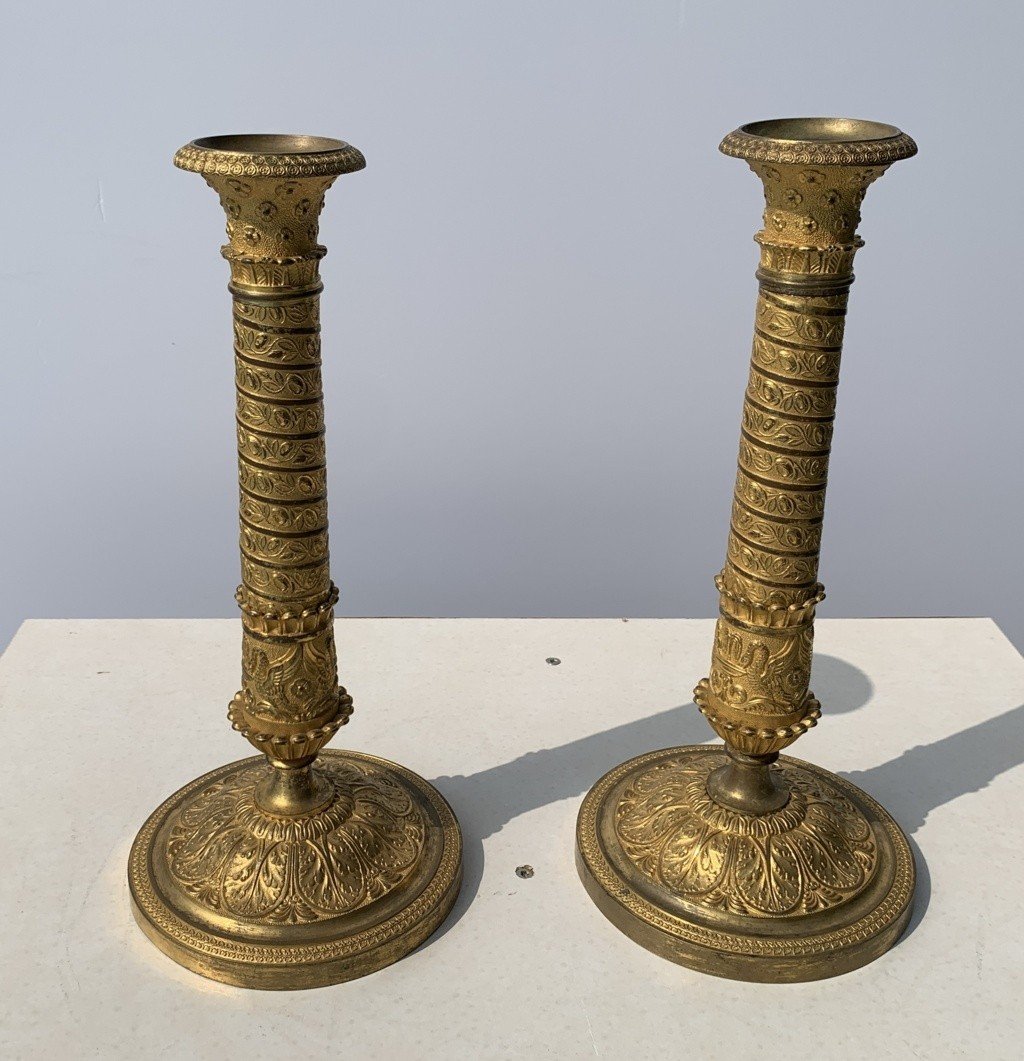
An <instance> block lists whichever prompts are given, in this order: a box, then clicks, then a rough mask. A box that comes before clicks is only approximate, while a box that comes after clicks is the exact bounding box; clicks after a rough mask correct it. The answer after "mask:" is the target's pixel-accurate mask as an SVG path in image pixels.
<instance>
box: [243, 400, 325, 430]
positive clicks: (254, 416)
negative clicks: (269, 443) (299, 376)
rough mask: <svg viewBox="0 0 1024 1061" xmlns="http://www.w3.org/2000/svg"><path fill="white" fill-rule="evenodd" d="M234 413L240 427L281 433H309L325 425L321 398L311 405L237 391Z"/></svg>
mask: <svg viewBox="0 0 1024 1061" xmlns="http://www.w3.org/2000/svg"><path fill="white" fill-rule="evenodd" d="M235 413H236V416H237V417H238V423H239V425H240V426H241V427H243V428H252V429H254V430H256V431H274V432H277V433H278V434H282V435H311V434H316V433H317V432H322V431H323V429H324V409H323V405H322V404H321V403H320V402H315V403H314V404H312V405H280V404H274V403H272V402H267V401H260V400H259V399H257V398H250V397H249V395H247V394H243V393H242V392H241V391H239V392H238V394H237V401H236V405H235Z"/></svg>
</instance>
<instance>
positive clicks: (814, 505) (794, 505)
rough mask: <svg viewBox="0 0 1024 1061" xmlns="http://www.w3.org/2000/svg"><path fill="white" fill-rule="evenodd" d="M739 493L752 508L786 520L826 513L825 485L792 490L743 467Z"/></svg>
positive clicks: (738, 480)
mask: <svg viewBox="0 0 1024 1061" xmlns="http://www.w3.org/2000/svg"><path fill="white" fill-rule="evenodd" d="M735 496H736V498H737V499H738V500H740V501H741V502H742V503H743V504H745V505H746V506H747V507H748V508H752V509H755V510H756V511H757V512H760V513H761V514H762V515H764V516H778V517H781V518H782V519H787V520H788V519H802V520H813V519H819V520H820V519H821V518H822V516H823V515H824V513H825V487H824V486H821V488H820V489H816V490H806V489H803V490H800V489H790V488H788V487H785V486H781V485H776V484H774V483H763V482H760V481H759V480H757V479H752V478H751V477H750V476H749V475H747V474H746V472H744V471H743V469H742V468H741V469H740V470H739V471H738V473H737V475H736V490H735Z"/></svg>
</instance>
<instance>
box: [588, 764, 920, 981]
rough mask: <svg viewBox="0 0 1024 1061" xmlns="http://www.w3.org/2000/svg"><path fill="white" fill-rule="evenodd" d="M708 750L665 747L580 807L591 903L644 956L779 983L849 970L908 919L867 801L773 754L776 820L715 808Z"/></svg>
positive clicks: (892, 840) (899, 847)
mask: <svg viewBox="0 0 1024 1061" xmlns="http://www.w3.org/2000/svg"><path fill="white" fill-rule="evenodd" d="M725 761H726V757H725V753H724V751H723V750H721V749H716V748H714V747H713V746H708V745H689V746H687V747H681V748H667V749H665V750H664V751H658V752H652V753H650V754H648V755H641V756H639V757H638V758H636V759H631V760H629V761H628V762H625V763H623V764H622V765H621V766H618V767H616V768H615V769H614V770H612V771H610V772H609V773H607V774H605V776H604V777H602V778H601V780H600V781H598V783H597V784H596V785H595V786H594V787H593V789H591V791H590V792H589V793H588V794H587V796H586V798H585V799H584V801H583V806H582V807H581V808H580V813H579V819H578V821H577V825H576V865H577V868H578V870H579V874H580V878H581V879H582V881H583V884H584V885H585V887H586V889H587V891H588V892H589V894H590V897H591V898H592V899H593V900H594V902H595V903H597V906H598V908H599V909H600V910H601V912H602V913H603V914H604V915H605V917H607V918H608V919H609V920H610V921H611V922H612V924H614V925H615V926H616V927H617V928H618V929H620V930H621V931H622V932H625V934H626V935H627V936H629V937H630V938H631V939H633V940H635V941H636V942H637V943H639V944H640V945H641V946H644V947H646V948H647V949H648V950H651V951H654V953H655V954H659V955H661V956H662V957H663V958H668V959H669V960H670V961H674V962H677V963H678V964H680V965H686V966H688V967H689V968H691V969H697V970H698V971H700V972H704V973H711V974H712V975H714V976H724V977H728V978H730V979H733V980H752V981H758V982H761V983H792V982H798V981H805V980H820V979H824V978H825V977H829V976H837V975H839V974H840V973H846V972H849V971H850V970H852V969H857V968H859V967H860V966H862V965H866V964H867V963H868V962H870V961H873V960H874V959H875V958H877V957H879V955H881V954H883V953H884V952H885V951H887V950H888V949H889V948H890V947H891V946H892V945H893V944H894V943H895V942H896V940H897V939H898V938H899V936H900V934H901V933H902V932H903V930H904V928H905V927H906V925H907V922H908V920H909V919H910V912H911V907H912V902H913V896H914V881H915V871H914V859H913V855H912V853H911V850H910V846H909V844H908V843H907V839H906V837H905V836H904V835H903V833H902V832H901V830H900V828H899V826H898V825H897V824H896V823H895V822H894V821H893V819H892V818H891V817H890V816H889V815H888V814H887V813H886V812H885V810H884V809H883V808H882V807H881V806H879V804H877V803H876V802H875V801H874V800H873V799H872V798H871V797H870V796H868V795H867V794H866V793H864V792H862V791H861V790H860V789H858V788H857V787H855V786H854V785H851V784H850V783H849V782H847V781H844V780H843V779H842V778H840V777H837V776H835V775H834V774H831V773H829V772H828V771H826V770H821V769H819V768H818V767H816V766H812V765H811V764H809V763H805V762H802V761H800V760H799V759H792V758H789V757H783V758H780V759H779V762H778V765H777V767H776V769H778V770H779V771H780V772H781V773H782V774H783V776H784V779H785V781H786V783H787V784H788V785H789V787H790V789H791V796H790V799H789V802H788V803H787V804H786V805H785V806H784V807H782V808H781V809H779V810H777V811H772V812H770V813H768V814H764V815H748V814H743V813H741V812H739V811H734V810H729V809H728V808H726V807H723V806H720V805H719V804H717V803H715V802H714V801H713V800H712V799H711V798H710V796H708V794H707V778H708V776H709V775H710V774H711V773H712V771H714V770H715V769H717V768H718V767H719V766H721V765H723V763H724V762H725Z"/></svg>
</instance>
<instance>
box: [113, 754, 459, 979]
mask: <svg viewBox="0 0 1024 1061" xmlns="http://www.w3.org/2000/svg"><path fill="white" fill-rule="evenodd" d="M271 770H272V767H270V766H269V765H268V763H267V761H266V759H265V758H264V757H263V756H257V757H255V758H251V759H244V760H242V761H241V762H237V763H232V764H230V765H228V766H223V767H220V768H219V769H217V770H213V771H211V772H210V773H208V774H205V775H204V776H203V777H200V778H197V779H196V780H195V781H193V782H192V783H191V784H189V785H186V786H185V787H184V788H183V789H181V790H180V791H178V792H176V793H175V794H174V795H173V796H171V797H170V799H168V800H167V801H166V802H165V803H164V804H163V805H162V806H161V807H159V808H158V809H157V810H156V811H155V812H154V813H153V814H152V815H151V816H150V818H149V819H148V821H147V822H146V823H145V825H144V826H143V827H142V829H141V831H140V832H139V835H138V836H137V837H136V840H135V843H134V845H133V847H132V852H131V858H130V860H129V869H128V879H129V886H130V890H131V896H132V905H133V911H134V913H135V917H136V920H137V921H138V923H139V925H140V926H141V927H142V929H143V931H144V932H145V933H146V935H147V936H149V938H150V939H151V940H152V941H153V942H154V943H155V944H156V945H157V946H158V947H159V948H160V949H161V950H162V951H163V952H164V953H165V954H167V955H168V956H169V957H171V958H173V959H174V960H175V961H176V962H178V963H179V964H180V965H183V966H185V967H186V968H188V969H191V970H193V971H194V972H198V973H201V974H202V975H203V976H207V977H210V978H211V979H213V980H220V981H222V982H224V983H229V984H235V985H237V986H240V987H253V988H271V989H292V988H306V987H321V986H324V985H326V984H333V983H338V982H340V981H343V980H351V979H354V978H355V977H358V976H364V975H366V974H367V973H371V972H374V971H376V970H377V969H380V968H383V967H384V966H386V965H390V964H391V963H392V962H395V961H397V960H398V959H399V958H401V957H403V956H404V955H405V954H407V953H408V952H409V951H411V950H413V949H415V948H416V947H418V946H419V945H420V944H421V943H423V942H424V940H426V939H427V937H428V936H430V935H431V933H433V932H434V931H435V930H436V929H437V928H438V927H439V926H440V924H441V922H442V921H443V920H444V918H445V917H446V916H447V914H448V913H449V911H450V910H451V908H452V906H453V905H454V903H455V900H456V898H457V896H458V892H459V886H460V884H461V880H462V835H461V832H460V830H459V825H458V822H457V821H456V819H455V817H454V815H453V814H452V811H451V808H450V807H449V806H448V804H447V802H446V801H445V800H444V798H443V797H442V796H441V795H440V793H438V792H437V791H436V789H434V788H433V787H432V786H431V785H429V784H428V783H427V782H426V781H424V780H423V779H422V778H421V777H419V776H418V775H416V774H414V773H413V772H412V771H410V770H407V769H405V767H402V766H398V765H396V764H395V763H390V762H387V761H385V760H383V759H377V758H375V757H374V756H370V755H364V754H362V753H359V752H352V751H334V750H327V751H323V752H321V754H320V757H319V759H318V760H317V762H316V764H315V766H314V770H315V772H316V775H317V778H316V780H317V783H318V790H319V791H323V792H325V793H326V794H327V795H326V798H325V800H324V802H323V803H322V805H320V806H319V807H317V808H316V809H315V810H314V811H313V812H311V813H310V814H308V815H305V816H299V817H296V816H289V817H282V816H278V815H275V814H273V813H271V812H269V811H268V810H266V809H264V808H263V807H262V806H261V805H260V802H259V799H258V788H259V786H260V784H261V782H264V781H265V780H266V778H267V777H268V776H269V775H270V773H271Z"/></svg>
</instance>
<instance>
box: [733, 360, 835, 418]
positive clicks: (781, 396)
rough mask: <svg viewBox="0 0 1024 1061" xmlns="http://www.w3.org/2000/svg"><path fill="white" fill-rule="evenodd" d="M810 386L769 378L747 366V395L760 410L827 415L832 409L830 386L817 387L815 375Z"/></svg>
mask: <svg viewBox="0 0 1024 1061" xmlns="http://www.w3.org/2000/svg"><path fill="white" fill-rule="evenodd" d="M813 382H814V386H807V385H803V386H801V385H800V383H791V382H789V381H785V380H781V379H773V378H772V377H770V376H766V375H765V374H764V373H763V372H759V371H758V369H757V366H756V365H753V366H751V370H750V380H749V381H748V383H747V398H748V399H749V400H751V401H754V402H756V403H757V404H758V405H759V406H760V407H761V408H762V409H763V410H764V411H766V412H771V413H774V414H776V415H784V414H787V413H789V414H792V415H794V416H807V417H822V418H826V419H827V418H831V417H832V416H834V415H835V411H836V392H835V388H834V387H821V386H818V384H819V382H820V378H819V377H814V378H813Z"/></svg>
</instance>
